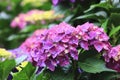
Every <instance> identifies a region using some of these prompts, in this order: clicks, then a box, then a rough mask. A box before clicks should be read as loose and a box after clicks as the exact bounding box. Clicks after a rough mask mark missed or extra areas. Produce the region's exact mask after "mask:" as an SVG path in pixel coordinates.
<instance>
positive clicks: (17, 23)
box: [11, 10, 63, 29]
mask: <svg viewBox="0 0 120 80" xmlns="http://www.w3.org/2000/svg"><path fill="white" fill-rule="evenodd" d="M62 17H63V15H60V14H55V12H54V11H53V10H50V11H42V10H31V11H29V12H27V13H21V14H19V15H18V16H17V17H16V18H15V19H13V21H12V22H11V27H13V28H15V27H19V28H20V29H23V28H24V27H25V26H26V25H27V24H30V23H31V24H35V23H36V22H39V21H40V23H41V24H42V23H43V22H45V21H46V20H55V19H60V18H62Z"/></svg>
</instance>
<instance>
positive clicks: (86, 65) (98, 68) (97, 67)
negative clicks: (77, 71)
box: [79, 57, 114, 73]
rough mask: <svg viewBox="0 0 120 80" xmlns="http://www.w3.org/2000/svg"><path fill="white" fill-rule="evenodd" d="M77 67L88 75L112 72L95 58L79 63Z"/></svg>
mask: <svg viewBox="0 0 120 80" xmlns="http://www.w3.org/2000/svg"><path fill="white" fill-rule="evenodd" d="M79 67H80V68H81V69H82V70H84V71H86V72H89V73H100V72H103V71H114V70H111V69H108V68H106V67H105V63H104V61H102V60H100V59H97V58H92V57H91V58H88V59H86V60H84V61H81V62H79Z"/></svg>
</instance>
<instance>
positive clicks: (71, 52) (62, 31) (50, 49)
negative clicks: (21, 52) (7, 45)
mask: <svg viewBox="0 0 120 80" xmlns="http://www.w3.org/2000/svg"><path fill="white" fill-rule="evenodd" d="M39 33H40V34H39V36H35V35H34V34H33V35H34V36H31V37H30V38H28V39H31V40H30V41H33V42H29V41H28V40H27V41H25V43H23V45H21V47H22V48H24V47H25V48H26V50H27V51H28V52H29V60H30V61H31V62H32V63H33V64H34V65H37V66H39V67H45V66H47V67H48V68H49V69H50V70H52V71H54V69H55V66H57V65H60V66H65V65H68V64H69V63H70V57H72V58H73V59H74V60H78V51H77V46H78V38H77V37H75V35H74V33H75V28H74V27H72V26H70V25H69V24H67V23H64V22H63V23H60V24H59V25H56V26H54V27H52V28H50V29H49V30H44V31H42V33H41V32H39ZM33 37H34V38H35V40H33ZM25 44H29V46H27V45H25ZM31 46H32V47H31ZM28 47H29V49H28ZM25 48H24V49H25Z"/></svg>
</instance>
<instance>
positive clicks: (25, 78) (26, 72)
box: [13, 63, 35, 80]
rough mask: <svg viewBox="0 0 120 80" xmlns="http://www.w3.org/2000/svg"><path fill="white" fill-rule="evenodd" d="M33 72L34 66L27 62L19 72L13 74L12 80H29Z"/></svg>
mask: <svg viewBox="0 0 120 80" xmlns="http://www.w3.org/2000/svg"><path fill="white" fill-rule="evenodd" d="M34 72H35V67H34V66H33V65H32V64H31V63H28V64H27V66H26V67H24V68H23V69H22V70H21V71H20V72H17V73H14V74H13V80H30V78H31V77H32V75H33V73H34Z"/></svg>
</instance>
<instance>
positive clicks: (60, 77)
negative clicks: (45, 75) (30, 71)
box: [49, 68, 73, 80]
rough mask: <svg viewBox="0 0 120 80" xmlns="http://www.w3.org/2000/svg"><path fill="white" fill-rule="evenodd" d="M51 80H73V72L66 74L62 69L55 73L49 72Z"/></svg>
mask: <svg viewBox="0 0 120 80" xmlns="http://www.w3.org/2000/svg"><path fill="white" fill-rule="evenodd" d="M49 74H50V78H51V80H73V72H72V71H69V72H67V73H65V72H64V71H63V70H62V69H60V68H58V69H56V70H55V71H54V72H49Z"/></svg>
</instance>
